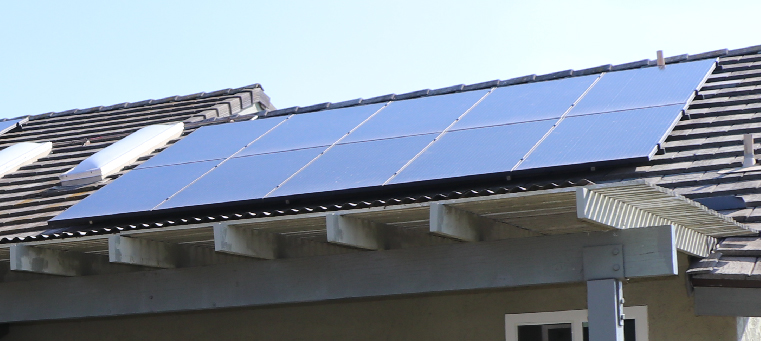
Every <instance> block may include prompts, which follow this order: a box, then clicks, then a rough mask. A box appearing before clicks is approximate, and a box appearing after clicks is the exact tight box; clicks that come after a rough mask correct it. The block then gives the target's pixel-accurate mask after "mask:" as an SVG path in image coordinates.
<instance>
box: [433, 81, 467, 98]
mask: <svg viewBox="0 0 761 341" xmlns="http://www.w3.org/2000/svg"><path fill="white" fill-rule="evenodd" d="M464 87H465V84H458V85H452V86H448V87H446V88H441V89H434V90H431V92H429V93H428V95H429V96H434V95H446V94H451V93H455V92H458V91H462V88H464Z"/></svg>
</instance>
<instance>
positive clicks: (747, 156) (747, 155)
mask: <svg viewBox="0 0 761 341" xmlns="http://www.w3.org/2000/svg"><path fill="white" fill-rule="evenodd" d="M755 164H756V155H755V152H754V151H753V134H745V135H743V168H744V167H750V166H753V165H755Z"/></svg>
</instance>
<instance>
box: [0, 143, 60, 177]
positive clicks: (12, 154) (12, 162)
mask: <svg viewBox="0 0 761 341" xmlns="http://www.w3.org/2000/svg"><path fill="white" fill-rule="evenodd" d="M52 149H53V143H52V142H44V143H34V142H21V143H16V144H14V145H12V146H10V147H8V148H5V149H3V150H0V177H2V176H4V175H5V174H8V173H11V172H13V171H15V170H17V169H19V168H21V167H23V166H26V165H28V164H30V163H32V162H34V161H37V159H39V158H41V157H44V156H46V155H48V154H50V150H52Z"/></svg>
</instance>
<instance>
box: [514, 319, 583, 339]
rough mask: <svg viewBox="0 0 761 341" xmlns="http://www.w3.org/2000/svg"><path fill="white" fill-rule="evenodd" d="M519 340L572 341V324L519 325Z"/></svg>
mask: <svg viewBox="0 0 761 341" xmlns="http://www.w3.org/2000/svg"><path fill="white" fill-rule="evenodd" d="M518 341H572V339H571V324H570V323H560V324H545V325H532V326H518Z"/></svg>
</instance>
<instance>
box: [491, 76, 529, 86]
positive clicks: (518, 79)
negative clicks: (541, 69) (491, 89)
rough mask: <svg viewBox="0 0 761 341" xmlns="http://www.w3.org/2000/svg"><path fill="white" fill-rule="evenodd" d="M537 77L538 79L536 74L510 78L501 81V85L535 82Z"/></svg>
mask: <svg viewBox="0 0 761 341" xmlns="http://www.w3.org/2000/svg"><path fill="white" fill-rule="evenodd" d="M535 79H536V75H526V76H521V77H515V78H510V79H508V80H504V81H501V82H499V86H508V85H515V84H523V83H528V82H533V81H534V80H535Z"/></svg>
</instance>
